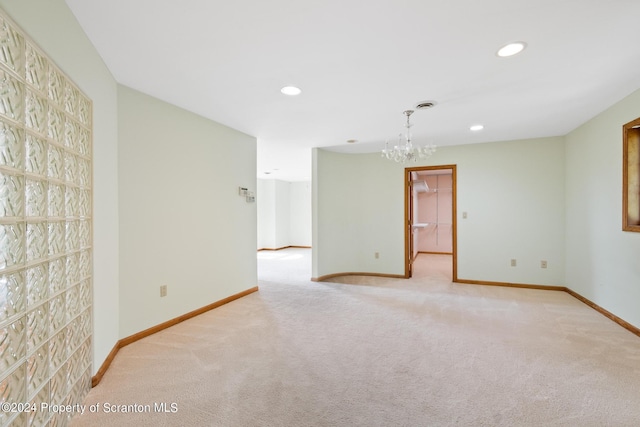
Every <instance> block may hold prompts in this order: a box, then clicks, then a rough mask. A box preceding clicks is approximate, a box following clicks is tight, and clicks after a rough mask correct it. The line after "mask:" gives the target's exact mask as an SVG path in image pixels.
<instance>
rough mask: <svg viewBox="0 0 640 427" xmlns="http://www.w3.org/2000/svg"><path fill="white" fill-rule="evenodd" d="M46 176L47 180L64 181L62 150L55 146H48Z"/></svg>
mask: <svg viewBox="0 0 640 427" xmlns="http://www.w3.org/2000/svg"><path fill="white" fill-rule="evenodd" d="M47 163H48V175H49V178H53V179H58V180H60V181H63V180H64V177H65V170H64V150H63V149H62V148H60V147H57V146H55V145H49V159H48V162H47Z"/></svg>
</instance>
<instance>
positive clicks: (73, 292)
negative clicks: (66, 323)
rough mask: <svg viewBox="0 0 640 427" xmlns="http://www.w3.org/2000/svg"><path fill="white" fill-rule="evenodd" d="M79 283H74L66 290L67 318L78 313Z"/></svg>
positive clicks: (69, 318)
mask: <svg viewBox="0 0 640 427" xmlns="http://www.w3.org/2000/svg"><path fill="white" fill-rule="evenodd" d="M80 309H81V307H80V285H79V284H78V285H75V286H72V287H71V288H69V290H68V291H67V320H71V319H73V318H74V317H76V316H77V315H78V314H80Z"/></svg>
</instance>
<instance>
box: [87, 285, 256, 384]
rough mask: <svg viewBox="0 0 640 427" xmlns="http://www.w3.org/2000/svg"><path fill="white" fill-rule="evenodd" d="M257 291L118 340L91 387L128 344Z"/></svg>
mask: <svg viewBox="0 0 640 427" xmlns="http://www.w3.org/2000/svg"><path fill="white" fill-rule="evenodd" d="M258 290H259V288H258V286H254V287H253V288H249V289H247V290H244V291H242V292H238V293H237V294H233V295H230V296H228V297H226V298H224V299H221V300H219V301H216V302H213V303H211V304H208V305H205V306H204V307H201V308H198V309H196V310H193V311H190V312H188V313H185V314H183V315H182V316H178V317H175V318H173V319H171V320H168V321H166V322H163V323H160V324H159V325H156V326H152V327H151V328H147V329H145V330H143V331H140V332H137V333H135V334H133V335H129V336H128V337H125V338H122V339H120V340H118V341H117V342H116V344H115V345H114V346H113V349H112V350H111V352H110V353H109V355H108V356H107V358H106V359H105V361H104V362H103V363H102V365H101V366H100V369H98V371H97V372H96V374H95V375H94V376H93V377H92V378H91V387H95V386H97V385H98V384H100V381H102V378H103V377H104V374H106V372H107V370H108V369H109V366H110V365H111V363H112V362H113V360H114V359H115V357H116V355H117V354H118V351H119V350H120V349H121V348H123V347H126V346H128V345H129V344H133V343H134V342H136V341H139V340H141V339H142V338H146V337H148V336H150V335H153V334H155V333H157V332H160V331H162V330H164V329H167V328H170V327H171V326H175V325H177V324H178V323H181V322H184V321H185V320H189V319H191V318H193V317H196V316H199V315H200V314H203V313H206V312H207V311H210V310H213V309H214V308H218V307H220V306H223V305H225V304H227V303H230V302H232V301H235V300H237V299H239V298H242V297H245V296H247V295H249V294H252V293H254V292H257V291H258Z"/></svg>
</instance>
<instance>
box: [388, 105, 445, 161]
mask: <svg viewBox="0 0 640 427" xmlns="http://www.w3.org/2000/svg"><path fill="white" fill-rule="evenodd" d="M430 104H431V105H429V107H430V106H433V104H432V103H430ZM403 114H404V115H405V116H407V123H406V124H405V125H404V127H406V128H407V131H406V133H405V135H404V140H403V135H402V134H400V136H399V137H398V145H394V146H393V148H389V141H387V142H385V148H384V150H382V157H384V158H385V159H388V160H394V161H396V162H398V163H406V162H408V161H410V160H413V161H414V162H415V161H417V160H418V159H426V158H428V157H431V155H432V154H433V153H435V152H436V146H435V145H431V144H429V145H426V146H418V147H414V146H413V144H412V143H411V126H413V125H412V124H411V123H410V121H409V119H410V118H411V115H412V114H413V110H406V111H405V112H404V113H403Z"/></svg>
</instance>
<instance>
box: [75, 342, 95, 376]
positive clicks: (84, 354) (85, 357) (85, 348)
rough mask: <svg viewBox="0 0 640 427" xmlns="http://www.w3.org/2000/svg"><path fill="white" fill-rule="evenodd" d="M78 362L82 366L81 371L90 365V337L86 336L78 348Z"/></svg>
mask: <svg viewBox="0 0 640 427" xmlns="http://www.w3.org/2000/svg"><path fill="white" fill-rule="evenodd" d="M78 354H79V356H78V362H79V363H78V364H79V365H80V366H82V371H86V370H87V368H90V367H91V359H92V358H91V338H87V339H85V340H84V342H83V343H82V344H81V345H80V348H78Z"/></svg>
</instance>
